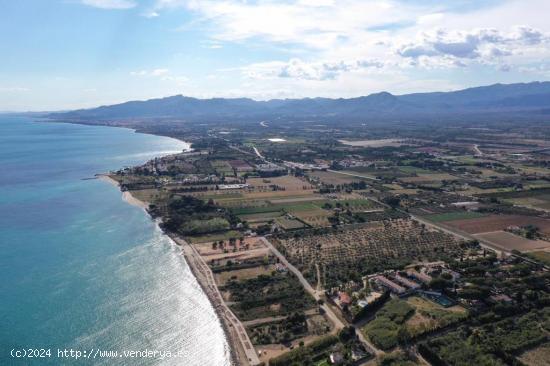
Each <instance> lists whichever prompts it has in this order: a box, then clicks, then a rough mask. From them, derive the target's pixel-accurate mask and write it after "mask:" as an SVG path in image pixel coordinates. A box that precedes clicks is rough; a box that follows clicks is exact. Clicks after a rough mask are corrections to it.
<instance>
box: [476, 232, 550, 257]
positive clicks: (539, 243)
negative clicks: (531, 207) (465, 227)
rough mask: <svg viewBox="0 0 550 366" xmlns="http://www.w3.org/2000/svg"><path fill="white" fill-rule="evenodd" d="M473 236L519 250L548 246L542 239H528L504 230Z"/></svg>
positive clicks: (548, 243) (549, 243)
mask: <svg viewBox="0 0 550 366" xmlns="http://www.w3.org/2000/svg"><path fill="white" fill-rule="evenodd" d="M475 237H476V238H480V239H483V240H485V241H488V242H490V243H495V245H498V246H501V247H503V248H505V249H507V250H519V251H520V252H525V251H535V250H541V249H546V248H550V242H547V241H544V240H530V239H526V238H523V237H521V236H518V235H514V234H512V233H509V232H506V231H493V232H489V233H481V234H475Z"/></svg>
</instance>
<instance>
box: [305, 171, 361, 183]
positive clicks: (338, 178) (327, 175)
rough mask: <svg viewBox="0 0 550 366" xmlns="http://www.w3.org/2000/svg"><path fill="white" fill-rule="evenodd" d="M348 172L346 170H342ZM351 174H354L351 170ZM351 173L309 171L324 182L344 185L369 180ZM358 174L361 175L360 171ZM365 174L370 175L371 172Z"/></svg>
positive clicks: (312, 176)
mask: <svg viewBox="0 0 550 366" xmlns="http://www.w3.org/2000/svg"><path fill="white" fill-rule="evenodd" d="M342 173H346V172H342ZM350 174H354V172H351V173H350ZM350 174H341V173H335V172H324V171H313V172H310V173H308V175H309V176H310V177H311V178H315V179H318V180H319V181H321V182H322V183H324V184H332V185H335V186H337V185H342V184H350V183H354V182H360V181H365V180H367V181H368V178H361V177H358V176H353V175H350ZM355 174H357V175H361V174H358V173H355ZM365 176H369V174H365Z"/></svg>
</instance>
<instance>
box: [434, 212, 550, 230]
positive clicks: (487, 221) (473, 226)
mask: <svg viewBox="0 0 550 366" xmlns="http://www.w3.org/2000/svg"><path fill="white" fill-rule="evenodd" d="M445 224H446V225H448V226H451V227H454V228H457V229H459V230H462V231H464V232H467V233H469V234H479V233H487V232H492V231H499V230H504V229H506V228H507V227H509V226H526V225H534V226H536V227H538V228H539V229H540V231H541V232H543V233H550V220H548V219H543V218H540V217H533V216H521V215H490V216H487V217H478V218H475V219H466V220H455V221H451V222H447V223H445Z"/></svg>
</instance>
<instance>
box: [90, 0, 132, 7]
mask: <svg viewBox="0 0 550 366" xmlns="http://www.w3.org/2000/svg"><path fill="white" fill-rule="evenodd" d="M82 4H84V5H88V6H93V7H94V8H100V9H131V8H134V7H135V6H136V5H137V4H136V3H135V1H133V0H82Z"/></svg>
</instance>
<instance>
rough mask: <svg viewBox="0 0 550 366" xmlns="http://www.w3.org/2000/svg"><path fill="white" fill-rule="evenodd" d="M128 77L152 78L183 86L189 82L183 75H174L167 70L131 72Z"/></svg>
mask: <svg viewBox="0 0 550 366" xmlns="http://www.w3.org/2000/svg"><path fill="white" fill-rule="evenodd" d="M130 75H132V76H136V77H145V78H153V79H157V80H161V81H168V82H172V83H175V84H177V85H184V84H186V83H187V82H188V81H189V78H188V77H186V76H183V75H174V74H172V73H171V72H170V70H168V69H161V68H159V69H152V70H139V71H131V72H130Z"/></svg>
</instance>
